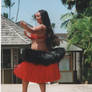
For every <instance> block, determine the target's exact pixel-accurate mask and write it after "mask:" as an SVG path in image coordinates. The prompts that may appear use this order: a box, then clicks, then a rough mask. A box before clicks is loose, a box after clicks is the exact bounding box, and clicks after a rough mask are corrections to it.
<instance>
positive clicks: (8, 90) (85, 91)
mask: <svg viewBox="0 0 92 92" xmlns="http://www.w3.org/2000/svg"><path fill="white" fill-rule="evenodd" d="M1 92H22V85H21V84H2V85H1ZM28 92H41V91H40V88H39V85H38V84H29V86H28ZM46 92H92V85H91V84H89V85H88V84H47V85H46Z"/></svg>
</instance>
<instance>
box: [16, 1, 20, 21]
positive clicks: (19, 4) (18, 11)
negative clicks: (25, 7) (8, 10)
mask: <svg viewBox="0 0 92 92" xmlns="http://www.w3.org/2000/svg"><path fill="white" fill-rule="evenodd" d="M19 6H20V0H18V9H17V15H16V20H15V22H17V19H18V14H19Z"/></svg>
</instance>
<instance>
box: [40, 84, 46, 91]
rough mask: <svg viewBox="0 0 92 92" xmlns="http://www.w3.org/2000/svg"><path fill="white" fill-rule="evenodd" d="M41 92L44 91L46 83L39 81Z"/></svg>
mask: <svg viewBox="0 0 92 92" xmlns="http://www.w3.org/2000/svg"><path fill="white" fill-rule="evenodd" d="M39 86H40V89H41V92H46V83H39Z"/></svg>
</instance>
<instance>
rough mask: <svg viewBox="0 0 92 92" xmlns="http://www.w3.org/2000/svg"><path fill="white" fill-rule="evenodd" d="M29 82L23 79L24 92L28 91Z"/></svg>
mask: <svg viewBox="0 0 92 92" xmlns="http://www.w3.org/2000/svg"><path fill="white" fill-rule="evenodd" d="M28 84H29V82H28V81H24V80H22V92H27V88H28Z"/></svg>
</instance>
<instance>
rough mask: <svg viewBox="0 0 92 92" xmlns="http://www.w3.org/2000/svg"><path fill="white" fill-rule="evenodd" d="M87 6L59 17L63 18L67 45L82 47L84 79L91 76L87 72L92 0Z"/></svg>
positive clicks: (91, 53)
mask: <svg viewBox="0 0 92 92" xmlns="http://www.w3.org/2000/svg"><path fill="white" fill-rule="evenodd" d="M81 1H82V0H81ZM87 7H88V8H84V9H82V11H83V12H81V13H79V12H78V11H77V12H76V13H67V14H64V15H63V16H62V17H61V19H63V23H62V25H61V27H62V26H64V27H66V28H67V32H68V39H67V41H68V42H69V45H68V47H70V45H71V44H74V45H76V46H79V47H81V48H82V49H83V55H84V61H83V62H84V76H83V78H84V80H89V79H88V77H89V75H91V76H92V74H90V73H89V68H90V67H91V64H92V2H90V4H89V6H87Z"/></svg>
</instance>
